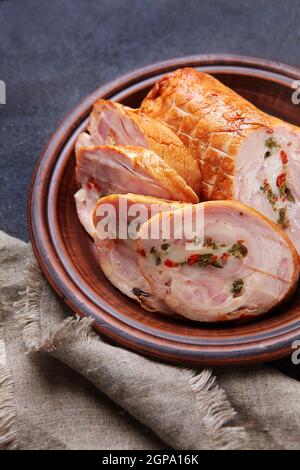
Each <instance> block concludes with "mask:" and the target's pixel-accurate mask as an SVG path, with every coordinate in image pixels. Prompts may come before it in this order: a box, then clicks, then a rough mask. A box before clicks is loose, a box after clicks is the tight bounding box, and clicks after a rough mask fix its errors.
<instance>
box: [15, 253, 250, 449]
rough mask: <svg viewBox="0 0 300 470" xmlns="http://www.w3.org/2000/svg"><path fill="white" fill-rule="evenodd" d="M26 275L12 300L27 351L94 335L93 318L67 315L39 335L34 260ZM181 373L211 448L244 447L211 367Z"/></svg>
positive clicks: (38, 277) (40, 284)
mask: <svg viewBox="0 0 300 470" xmlns="http://www.w3.org/2000/svg"><path fill="white" fill-rule="evenodd" d="M27 273H28V274H27V276H25V280H26V281H25V282H26V286H24V290H23V292H22V295H21V299H20V300H18V301H17V302H15V306H16V307H17V308H18V310H19V316H18V317H19V323H20V326H21V328H22V332H23V333H22V334H23V340H24V344H25V347H26V349H27V351H28V352H48V353H51V352H55V351H56V350H58V349H59V348H61V347H63V346H65V345H68V344H71V343H73V342H77V341H80V340H83V341H89V340H91V339H92V338H94V337H96V336H97V335H96V333H95V332H94V330H93V329H92V324H93V319H92V318H81V317H79V316H76V317H68V318H66V320H64V321H63V322H62V323H61V324H60V325H58V326H57V327H56V328H54V329H53V330H51V331H50V332H49V333H48V334H47V335H45V337H43V335H42V329H41V318H40V302H41V296H42V294H43V289H44V285H45V282H46V281H45V279H44V277H43V275H42V273H41V271H40V268H39V266H38V265H37V263H36V262H35V261H34V262H31V263H30V264H29V265H28V268H27ZM182 371H183V377H184V380H185V381H186V382H187V384H188V385H189V387H190V388H191V390H192V393H193V395H194V397H195V401H196V406H197V410H198V412H199V417H200V419H201V421H202V424H203V428H204V430H205V433H206V435H207V438H208V441H209V442H210V444H211V445H210V447H211V448H212V449H219V450H227V449H241V448H244V447H245V443H246V441H247V433H246V431H245V429H244V428H243V427H240V426H231V425H230V424H229V423H230V422H231V421H232V420H233V418H234V417H235V416H236V412H235V410H234V409H233V408H232V406H231V404H230V403H229V402H228V400H227V398H226V394H225V392H224V390H222V389H221V388H220V387H219V386H218V384H217V383H216V378H215V377H214V376H213V375H212V372H211V371H210V370H204V371H201V372H198V371H196V370H194V369H189V368H183V369H182Z"/></svg>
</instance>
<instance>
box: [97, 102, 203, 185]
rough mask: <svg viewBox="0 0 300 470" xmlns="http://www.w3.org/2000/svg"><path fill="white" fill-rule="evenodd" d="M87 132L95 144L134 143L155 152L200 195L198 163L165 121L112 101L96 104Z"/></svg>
mask: <svg viewBox="0 0 300 470" xmlns="http://www.w3.org/2000/svg"><path fill="white" fill-rule="evenodd" d="M88 132H89V134H90V138H91V141H92V142H93V143H94V144H95V145H134V146H139V147H145V148H148V149H150V150H152V151H153V152H155V153H156V154H157V155H158V156H159V157H161V158H162V159H163V160H164V161H165V162H166V163H167V164H168V165H169V166H170V167H171V168H173V169H174V170H175V171H177V173H178V174H179V175H180V176H181V177H182V178H183V179H184V180H185V182H186V183H187V184H188V185H189V186H191V188H192V189H193V190H194V191H195V192H196V193H197V194H198V193H199V192H200V187H201V175H200V169H199V165H198V164H197V163H196V161H195V160H194V158H193V157H192V155H191V153H190V151H189V150H188V148H187V147H186V146H185V145H184V144H183V143H182V142H181V140H180V139H179V137H178V136H177V135H176V134H175V133H174V132H173V131H172V130H171V129H170V128H169V127H168V126H166V125H165V124H163V123H162V122H159V121H157V120H156V119H153V118H151V117H149V116H146V115H145V114H143V113H139V112H138V110H133V109H131V108H128V107H127V106H123V105H122V104H119V103H114V102H113V101H106V100H99V101H97V102H96V103H95V104H94V106H93V111H92V113H91V116H90V121H89V126H88Z"/></svg>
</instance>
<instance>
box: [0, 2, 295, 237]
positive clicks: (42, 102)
mask: <svg viewBox="0 0 300 470" xmlns="http://www.w3.org/2000/svg"><path fill="white" fill-rule="evenodd" d="M299 24H300V2H299V0H284V1H282V0H252V1H248V0H247V1H245V0H88V1H87V0H51V1H47V0H26V1H25V0H10V1H3V0H2V1H1V0H0V80H3V81H4V82H5V83H6V88H7V91H6V93H7V97H6V103H7V104H5V105H2V104H1V105H0V201H1V206H0V223H1V225H0V228H1V229H2V230H5V231H6V232H8V233H10V234H11V235H15V236H18V237H20V238H22V239H24V240H27V239H28V234H27V220H26V199H27V192H28V185H29V182H30V178H31V175H32V172H33V169H34V166H35V164H36V161H37V158H38V155H39V153H40V151H41V149H42V148H43V146H44V144H45V143H46V142H47V139H48V137H49V135H50V134H51V133H52V132H53V130H54V129H55V127H56V126H57V124H58V122H59V121H60V120H61V118H62V117H63V116H64V115H66V114H67V112H68V111H69V110H70V109H72V107H74V105H76V104H77V103H78V102H79V101H80V100H81V99H82V98H83V97H84V96H85V95H87V94H89V93H90V92H91V91H93V90H94V89H95V88H96V87H98V86H99V85H101V84H103V83H105V82H106V81H108V80H111V79H113V78H116V77H117V76H119V75H121V74H123V73H125V72H129V71H132V70H134V69H135V68H138V67H141V66H143V65H147V64H151V63H153V62H156V61H159V60H164V59H169V58H173V57H180V56H184V55H191V54H205V53H235V54H246V55H253V56H259V57H265V58H270V59H275V60H279V61H283V62H287V63H290V64H293V65H300V48H299V40H300V28H299Z"/></svg>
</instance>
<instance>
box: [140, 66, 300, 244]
mask: <svg viewBox="0 0 300 470" xmlns="http://www.w3.org/2000/svg"><path fill="white" fill-rule="evenodd" d="M141 109H142V111H143V112H144V113H147V114H149V115H150V116H152V117H154V118H156V119H160V120H162V121H163V122H165V123H166V124H168V125H169V126H170V128H172V129H173V130H174V131H175V132H176V133H177V135H178V137H180V139H181V140H182V142H183V143H185V145H186V146H187V147H188V148H189V149H190V151H191V153H192V155H193V156H194V158H195V159H197V160H198V161H199V162H200V165H201V173H202V194H201V196H202V199H204V200H216V199H236V200H239V201H241V202H243V203H244V204H247V205H249V206H251V207H254V208H255V209H257V210H258V211H260V212H262V213H263V214H264V215H266V216H268V217H269V218H270V219H272V220H273V221H274V222H276V223H277V224H279V225H280V226H281V227H282V228H283V229H284V230H285V231H286V233H287V234H288V236H289V237H290V238H291V240H292V241H293V242H294V244H295V246H296V248H297V250H298V252H300V203H299V201H300V185H299V180H300V129H299V128H297V127H295V126H293V125H291V124H288V123H285V122H283V121H281V120H279V119H277V118H274V117H271V116H269V115H267V114H265V113H263V112H262V111H260V110H258V109H257V108H256V107H255V106H253V105H252V104H251V103H249V102H248V101H246V100H245V99H244V98H242V97H241V96H239V95H238V94H236V93H235V92H234V91H232V90H231V89H229V88H227V87H226V86H225V85H223V84H222V83H220V82H219V81H218V80H216V79H215V78H213V77H211V76H210V75H206V74H204V73H200V72H198V71H196V70H194V69H190V68H186V69H180V70H177V71H175V72H174V73H171V74H170V75H168V76H165V77H163V78H162V79H160V80H159V81H158V82H157V84H156V85H155V86H154V88H153V89H152V90H151V91H150V93H149V94H148V96H147V97H146V99H145V100H144V102H143V103H142V106H141Z"/></svg>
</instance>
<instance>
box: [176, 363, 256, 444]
mask: <svg viewBox="0 0 300 470" xmlns="http://www.w3.org/2000/svg"><path fill="white" fill-rule="evenodd" d="M183 374H184V376H185V379H186V381H187V382H188V384H189V385H190V387H191V389H192V392H193V394H194V396H195V400H196V403H197V409H198V411H199V415H200V417H201V420H202V423H203V427H204V430H205V432H206V434H207V436H208V438H209V440H210V442H211V448H212V449H218V450H236V449H243V448H245V446H246V443H247V441H249V437H248V434H247V432H246V430H245V429H244V428H243V427H242V426H232V425H230V422H232V421H233V419H234V418H235V417H236V415H237V413H236V411H235V410H234V409H233V407H232V406H231V404H230V403H229V401H228V400H227V397H226V393H225V391H224V390H223V389H221V387H220V386H219V385H218V384H217V382H216V377H215V376H213V375H212V371H211V370H208V369H205V370H203V371H202V372H197V371H195V370H194V369H188V368H186V369H183Z"/></svg>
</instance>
